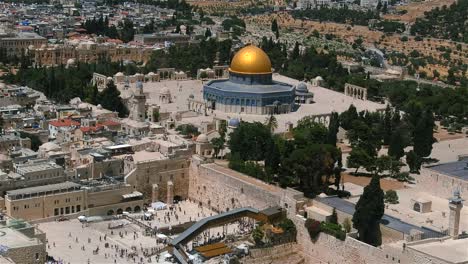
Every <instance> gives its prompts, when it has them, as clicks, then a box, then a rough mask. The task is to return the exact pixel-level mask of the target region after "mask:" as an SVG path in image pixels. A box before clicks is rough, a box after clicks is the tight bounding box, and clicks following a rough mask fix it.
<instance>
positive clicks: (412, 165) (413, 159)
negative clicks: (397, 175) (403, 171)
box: [406, 150, 421, 173]
mask: <svg viewBox="0 0 468 264" xmlns="http://www.w3.org/2000/svg"><path fill="white" fill-rule="evenodd" d="M406 164H408V167H409V169H410V172H411V173H419V169H420V168H421V158H420V157H419V156H418V154H417V153H416V152H414V151H413V150H410V151H409V152H407V153H406Z"/></svg>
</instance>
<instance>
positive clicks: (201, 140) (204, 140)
mask: <svg viewBox="0 0 468 264" xmlns="http://www.w3.org/2000/svg"><path fill="white" fill-rule="evenodd" d="M197 142H198V143H208V136H207V135H206V134H200V135H198V137H197Z"/></svg>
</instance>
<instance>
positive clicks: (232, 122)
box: [228, 118, 240, 127]
mask: <svg viewBox="0 0 468 264" xmlns="http://www.w3.org/2000/svg"><path fill="white" fill-rule="evenodd" d="M239 125H240V121H239V119H237V118H231V119H229V121H228V126H229V127H238V126H239Z"/></svg>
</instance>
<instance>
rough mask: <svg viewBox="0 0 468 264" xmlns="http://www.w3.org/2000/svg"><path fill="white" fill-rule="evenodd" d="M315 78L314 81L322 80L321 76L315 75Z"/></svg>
mask: <svg viewBox="0 0 468 264" xmlns="http://www.w3.org/2000/svg"><path fill="white" fill-rule="evenodd" d="M315 80H316V81H323V78H322V77H321V76H317V77H315Z"/></svg>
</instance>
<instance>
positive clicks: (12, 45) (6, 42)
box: [0, 32, 47, 58]
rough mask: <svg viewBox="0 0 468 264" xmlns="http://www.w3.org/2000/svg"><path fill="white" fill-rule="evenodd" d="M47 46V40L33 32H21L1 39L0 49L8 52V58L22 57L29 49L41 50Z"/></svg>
mask: <svg viewBox="0 0 468 264" xmlns="http://www.w3.org/2000/svg"><path fill="white" fill-rule="evenodd" d="M46 44H47V39H46V38H44V37H41V36H39V35H38V34H36V33H32V32H19V33H15V34H11V35H7V36H3V37H0V48H3V49H5V50H6V53H7V55H8V56H17V57H18V58H19V57H21V54H24V53H25V52H26V50H27V49H28V48H39V47H41V46H42V45H46Z"/></svg>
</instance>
